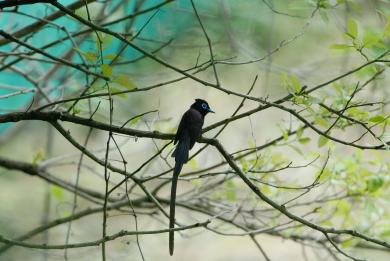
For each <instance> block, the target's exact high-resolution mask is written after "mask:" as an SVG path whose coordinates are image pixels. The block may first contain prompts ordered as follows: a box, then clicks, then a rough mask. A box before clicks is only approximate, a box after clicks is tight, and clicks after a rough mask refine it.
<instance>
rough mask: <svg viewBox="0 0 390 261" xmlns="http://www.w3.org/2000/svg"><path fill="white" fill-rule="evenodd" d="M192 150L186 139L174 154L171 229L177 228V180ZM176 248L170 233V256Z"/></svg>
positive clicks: (170, 232) (172, 232) (172, 233)
mask: <svg viewBox="0 0 390 261" xmlns="http://www.w3.org/2000/svg"><path fill="white" fill-rule="evenodd" d="M189 150H190V140H189V138H184V139H183V140H181V141H180V142H179V144H177V147H176V149H175V151H174V152H173V154H172V157H175V161H176V163H175V168H174V170H173V176H172V186H171V202H170V206H169V207H170V209H169V229H173V228H174V227H175V205H176V187H177V180H178V178H179V174H180V171H181V168H182V167H183V164H184V163H186V162H187V161H188V152H189ZM174 247H175V238H174V231H173V230H170V231H169V254H170V255H173V250H174Z"/></svg>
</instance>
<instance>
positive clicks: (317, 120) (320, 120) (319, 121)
mask: <svg viewBox="0 0 390 261" xmlns="http://www.w3.org/2000/svg"><path fill="white" fill-rule="evenodd" d="M314 122H315V123H316V124H318V125H320V126H321V127H324V128H327V127H328V121H327V120H325V119H324V118H322V117H316V118H315V120H314Z"/></svg>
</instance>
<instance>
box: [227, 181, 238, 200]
mask: <svg viewBox="0 0 390 261" xmlns="http://www.w3.org/2000/svg"><path fill="white" fill-rule="evenodd" d="M225 186H226V198H227V200H229V201H231V202H233V201H235V200H236V188H235V186H234V182H233V181H232V180H230V179H229V180H228V181H226V182H225Z"/></svg>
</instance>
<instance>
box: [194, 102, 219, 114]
mask: <svg viewBox="0 0 390 261" xmlns="http://www.w3.org/2000/svg"><path fill="white" fill-rule="evenodd" d="M191 108H193V109H195V110H197V111H199V112H200V113H201V114H202V115H203V116H205V115H206V114H207V113H209V112H212V113H214V111H213V110H212V109H211V108H210V106H209V104H208V103H207V101H205V100H202V99H195V102H194V103H193V104H192V105H191Z"/></svg>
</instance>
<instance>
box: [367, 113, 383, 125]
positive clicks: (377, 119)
mask: <svg viewBox="0 0 390 261" xmlns="http://www.w3.org/2000/svg"><path fill="white" fill-rule="evenodd" d="M385 119H386V117H385V116H384V115H381V114H379V115H376V116H373V117H371V118H369V119H368V120H369V121H370V122H374V123H378V122H382V121H384V120H385Z"/></svg>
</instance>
